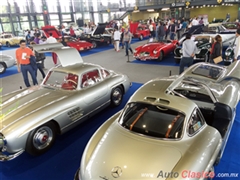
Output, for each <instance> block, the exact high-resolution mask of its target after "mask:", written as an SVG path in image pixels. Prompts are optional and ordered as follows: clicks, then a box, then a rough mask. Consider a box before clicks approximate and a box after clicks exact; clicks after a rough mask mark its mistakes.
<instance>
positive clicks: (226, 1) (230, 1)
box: [224, 0, 240, 3]
mask: <svg viewBox="0 0 240 180" xmlns="http://www.w3.org/2000/svg"><path fill="white" fill-rule="evenodd" d="M234 2H240V0H224V3H234Z"/></svg>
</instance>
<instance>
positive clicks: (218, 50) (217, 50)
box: [210, 35, 222, 63]
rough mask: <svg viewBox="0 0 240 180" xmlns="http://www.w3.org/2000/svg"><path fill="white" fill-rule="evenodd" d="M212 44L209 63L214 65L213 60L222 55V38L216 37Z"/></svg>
mask: <svg viewBox="0 0 240 180" xmlns="http://www.w3.org/2000/svg"><path fill="white" fill-rule="evenodd" d="M214 41H215V42H214V43H213V44H212V49H211V53H210V62H211V63H214V61H213V59H215V58H217V57H219V56H221V55H222V37H221V36H220V35H216V36H215V38H214Z"/></svg>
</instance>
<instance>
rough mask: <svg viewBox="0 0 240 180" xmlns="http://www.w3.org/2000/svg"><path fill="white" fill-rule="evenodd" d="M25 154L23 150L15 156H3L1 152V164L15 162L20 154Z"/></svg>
mask: <svg viewBox="0 0 240 180" xmlns="http://www.w3.org/2000/svg"><path fill="white" fill-rule="evenodd" d="M23 152H24V150H21V151H18V152H17V153H15V154H10V155H6V154H3V153H2V152H0V162H4V161H10V160H13V159H15V158H16V157H18V156H19V155H20V154H22V153H23Z"/></svg>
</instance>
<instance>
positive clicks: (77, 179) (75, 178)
mask: <svg viewBox="0 0 240 180" xmlns="http://www.w3.org/2000/svg"><path fill="white" fill-rule="evenodd" d="M79 171H80V168H78V170H77V171H76V173H75V175H74V180H80V179H79Z"/></svg>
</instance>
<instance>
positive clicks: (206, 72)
mask: <svg viewBox="0 0 240 180" xmlns="http://www.w3.org/2000/svg"><path fill="white" fill-rule="evenodd" d="M222 72H223V68H221V67H217V66H209V65H200V66H198V67H197V68H196V69H194V70H193V71H192V73H193V74H196V75H200V76H204V77H207V78H211V79H218V78H219V77H220V76H221V74H222Z"/></svg>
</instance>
